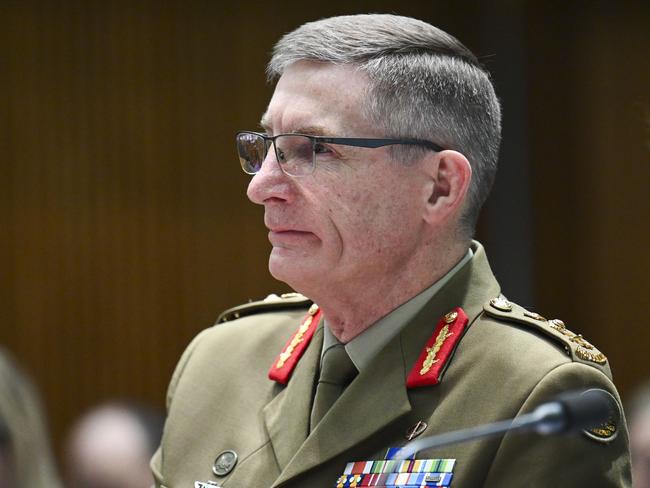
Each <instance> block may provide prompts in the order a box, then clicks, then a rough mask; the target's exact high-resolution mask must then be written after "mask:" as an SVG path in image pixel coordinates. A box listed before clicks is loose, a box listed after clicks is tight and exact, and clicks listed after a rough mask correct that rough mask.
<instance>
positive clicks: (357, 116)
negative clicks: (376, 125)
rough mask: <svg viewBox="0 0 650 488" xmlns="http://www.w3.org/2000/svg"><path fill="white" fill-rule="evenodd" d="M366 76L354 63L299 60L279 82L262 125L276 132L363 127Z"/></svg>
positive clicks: (327, 132)
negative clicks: (335, 63)
mask: <svg viewBox="0 0 650 488" xmlns="http://www.w3.org/2000/svg"><path fill="white" fill-rule="evenodd" d="M366 83H367V78H366V77H365V75H361V74H359V72H358V71H356V70H354V69H353V68H351V67H341V66H334V65H330V64H323V63H309V62H297V63H294V64H293V65H291V66H289V67H288V68H287V69H286V70H285V72H284V73H283V75H282V76H281V77H280V80H279V81H278V84H277V85H276V88H275V91H274V93H273V97H272V98H271V101H270V103H269V106H268V108H267V110H266V112H265V113H264V115H263V116H262V118H261V121H260V125H261V126H262V127H263V128H264V129H265V130H266V131H267V132H268V133H273V134H279V133H288V132H299V133H302V134H310V135H327V136H334V135H345V134H347V133H348V132H350V131H352V132H353V133H356V132H359V131H362V132H367V128H366V127H364V126H365V125H366V124H365V120H364V116H363V113H364V111H363V110H362V107H363V102H364V100H365V96H364V94H365V90H366Z"/></svg>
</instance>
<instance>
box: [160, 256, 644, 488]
mask: <svg viewBox="0 0 650 488" xmlns="http://www.w3.org/2000/svg"><path fill="white" fill-rule="evenodd" d="M499 294H500V289H499V286H498V284H497V282H496V280H495V278H494V276H493V274H492V272H491V270H490V268H489V265H488V263H487V259H486V257H485V254H484V251H483V248H482V247H481V246H480V245H478V244H475V249H474V257H473V259H472V260H471V261H470V262H468V263H467V264H466V265H465V266H464V267H463V268H461V269H460V270H459V271H458V272H457V273H456V274H455V275H454V276H453V278H452V279H451V280H450V281H449V282H448V283H447V284H446V285H445V286H444V287H443V288H442V289H441V290H440V291H439V292H438V293H437V294H436V295H435V296H434V297H433V298H432V299H431V300H430V301H429V302H428V303H427V304H426V305H425V306H424V308H423V309H422V310H421V311H420V312H419V313H418V314H417V315H416V316H415V317H414V318H413V319H412V320H411V321H410V323H408V324H407V325H406V326H405V327H404V329H403V330H402V331H401V332H400V333H399V334H398V335H397V336H396V337H395V338H393V339H392V340H391V342H390V343H389V344H388V345H387V346H386V347H385V348H384V349H383V350H382V351H381V352H380V353H379V354H378V355H377V356H376V357H375V358H374V360H373V361H372V365H371V367H369V368H367V369H365V368H364V370H363V371H362V372H361V373H360V374H359V375H358V376H357V377H356V378H355V379H354V381H353V382H352V383H351V384H350V385H349V386H348V387H347V388H346V390H345V391H344V392H343V394H342V396H341V397H340V398H339V400H338V401H337V402H336V403H335V404H334V406H333V407H332V408H331V409H330V410H329V411H328V412H327V414H326V415H325V417H324V418H323V420H322V421H321V422H320V423H319V424H318V425H317V426H316V428H315V429H314V430H313V431H312V432H311V433H309V418H310V411H311V406H312V401H313V394H314V393H313V392H314V384H315V381H316V380H317V375H318V365H319V359H320V353H321V347H322V341H323V334H322V324H321V326H320V327H319V328H318V329H317V330H316V332H315V333H314V336H313V338H312V340H311V342H310V343H309V346H308V347H307V349H306V350H305V352H304V355H303V356H302V358H301V359H300V360H299V362H298V363H297V365H296V367H295V369H294V370H293V374H292V376H291V378H290V380H289V382H288V383H287V385H286V386H284V385H281V384H279V383H277V382H275V381H272V380H270V379H269V378H268V376H267V374H268V371H269V368H270V367H271V365H273V364H274V361H275V360H276V357H277V356H278V353H279V352H280V351H282V350H283V348H284V347H285V344H286V342H287V340H288V339H289V338H290V337H291V336H292V334H294V333H295V331H296V329H297V328H298V327H299V325H300V324H301V320H302V319H303V317H304V315H305V313H306V311H307V307H308V306H309V302H300V300H297V303H295V302H296V300H293V301H292V300H291V299H288V300H279V301H278V303H279V305H278V304H271V303H266V302H264V303H260V304H253V305H251V306H249V307H243V308H239V309H236V310H234V311H232V312H231V313H230V314H228V315H227V316H226V317H225V318H226V319H228V318H235V317H239V318H235V319H234V320H230V321H227V322H225V323H221V324H219V325H216V326H214V327H213V328H210V329H207V330H205V331H203V332H202V333H201V334H199V335H198V336H197V337H196V338H195V339H194V341H193V342H192V343H191V344H190V346H189V347H188V348H187V350H186V351H185V353H184V354H183V356H182V358H181V360H180V362H179V364H178V366H177V368H176V371H175V373H174V375H173V378H172V380H171V384H170V387H169V392H168V419H167V423H166V427H165V432H164V435H163V439H162V444H161V447H160V449H159V450H158V452H157V453H156V455H155V456H154V458H153V460H152V468H153V471H154V475H155V478H156V482H157V484H158V486H163V487H168V488H172V487H173V488H184V487H189V488H191V487H195V486H197V487H199V486H210V484H207V483H208V482H211V484H213V485H216V486H221V487H223V488H262V487H265V488H268V487H291V488H297V487H334V486H337V485H336V481H337V479H339V477H340V475H341V474H342V473H343V471H344V468H345V466H346V464H347V463H348V462H351V461H368V460H377V459H384V458H385V454H386V449H387V448H388V447H396V446H402V445H404V444H405V443H406V442H407V440H406V436H407V432H409V431H410V429H411V428H412V427H413V426H415V425H418V423H419V424H420V425H422V424H423V423H424V424H426V425H427V428H426V430H425V431H424V432H423V433H422V434H421V436H420V438H421V437H423V436H429V435H435V434H440V433H444V432H448V431H452V430H455V429H463V428H468V427H472V426H477V425H480V424H484V423H488V422H495V421H498V420H503V419H508V418H511V417H515V416H517V415H520V414H522V413H525V412H529V411H531V410H533V409H534V408H535V407H536V406H537V405H539V404H540V403H543V402H544V401H547V400H549V399H550V398H552V397H553V396H554V395H557V394H558V393H561V392H564V391H567V390H573V389H579V388H589V387H596V388H603V389H605V390H608V391H609V392H611V393H612V394H613V395H614V396H615V397H616V398H617V399H618V394H617V393H616V390H615V387H614V385H613V384H612V381H611V376H610V371H609V366H608V365H607V363H606V359H605V357H604V356H603V355H602V353H600V352H599V351H598V350H597V349H596V348H595V347H593V346H591V345H590V344H589V343H587V342H586V341H585V340H584V339H583V338H582V337H581V336H577V335H576V334H573V333H572V332H571V331H570V330H569V326H564V325H563V324H562V323H561V322H558V321H547V320H545V319H544V318H543V317H541V316H539V315H536V314H534V313H530V312H528V311H526V310H524V309H523V308H521V307H519V306H517V305H515V304H510V303H509V302H507V301H506V300H497V301H494V300H493V299H494V298H495V297H498V296H499ZM296 306H298V308H294V307H296ZM454 307H461V308H462V310H463V311H464V312H465V313H466V314H467V316H468V318H469V325H468V327H467V328H466V329H465V333H464V335H463V336H462V338H461V340H460V341H459V342H458V344H457V346H456V348H455V351H454V352H453V355H450V356H449V357H448V358H446V364H445V370H444V375H443V376H442V377H441V380H440V382H439V383H438V384H436V385H429V386H423V387H419V388H407V386H406V381H405V379H406V377H407V375H408V374H409V372H410V371H411V369H412V367H413V365H414V364H415V363H416V362H417V361H418V358H419V357H420V354H421V352H422V350H423V348H424V346H425V344H426V343H427V341H428V340H429V339H430V338H431V336H432V334H433V332H434V330H435V327H436V325H437V324H438V323H439V320H440V318H441V317H443V316H444V315H445V314H446V313H447V312H449V311H450V310H451V309H452V308H454ZM224 451H234V452H235V453H236V454H237V463H236V464H235V465H234V468H232V470H231V471H230V472H229V473H228V474H226V475H224V476H217V475H215V474H214V473H213V464H214V462H215V459H216V458H217V457H218V456H219V455H220V453H222V452H224ZM417 458H418V459H422V458H451V459H456V464H455V468H454V475H453V481H452V484H451V486H452V487H462V488H467V487H479V486H490V487H491V486H495V487H524V486H525V487H537V486H540V487H549V486H554V487H581V486H585V487H587V486H588V487H600V486H603V487H604V486H612V487H613V486H616V487H620V486H630V485H631V481H630V461H629V451H628V434H627V430H626V427H625V423H624V419H623V417H622V414H621V415H620V416H619V417H618V418H616V419H614V420H613V421H612V422H611V424H610V425H608V426H607V427H606V428H605V429H600V430H597V431H595V433H594V432H590V433H589V435H587V434H585V433H578V434H576V435H573V436H566V437H565V436H548V437H542V436H539V435H537V434H534V433H524V434H521V433H518V434H515V433H511V434H507V435H505V436H500V437H495V438H490V439H483V440H476V441H472V442H466V443H463V444H457V445H452V446H447V447H442V448H439V449H435V450H428V451H423V452H420V453H418V455H417ZM225 464H226V465H228V464H229V463H225ZM221 467H222V468H223V466H221ZM226 467H228V466H226ZM197 481H198V482H203V483H206V485H201V484H197V485H195V483H196V482H197Z"/></svg>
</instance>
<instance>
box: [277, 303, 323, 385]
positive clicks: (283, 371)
mask: <svg viewBox="0 0 650 488" xmlns="http://www.w3.org/2000/svg"><path fill="white" fill-rule="evenodd" d="M320 316H321V311H320V309H319V308H318V305H316V304H313V305H312V306H311V308H310V309H309V312H308V313H307V315H306V316H305V318H304V319H303V320H302V324H300V327H299V328H298V330H297V331H296V332H295V333H294V334H293V335H292V336H291V339H289V342H287V344H286V345H285V346H284V348H283V349H282V352H281V353H280V354H279V355H278V357H277V358H275V361H274V362H273V366H271V369H270V370H269V378H270V379H272V380H273V381H277V382H278V383H280V384H283V385H286V384H287V383H288V382H289V378H291V374H292V373H293V370H294V368H295V367H296V364H298V361H300V358H301V357H302V355H303V353H304V352H305V349H307V346H308V345H309V343H310V342H311V338H312V336H313V335H314V332H316V327H318V322H320Z"/></svg>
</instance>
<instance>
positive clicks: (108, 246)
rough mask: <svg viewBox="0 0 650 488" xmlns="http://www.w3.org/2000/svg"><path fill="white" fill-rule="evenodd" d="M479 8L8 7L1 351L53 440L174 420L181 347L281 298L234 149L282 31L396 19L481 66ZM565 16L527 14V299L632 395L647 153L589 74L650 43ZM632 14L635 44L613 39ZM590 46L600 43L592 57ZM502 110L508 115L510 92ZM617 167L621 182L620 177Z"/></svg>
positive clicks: (2, 36) (1, 81)
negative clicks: (611, 368)
mask: <svg viewBox="0 0 650 488" xmlns="http://www.w3.org/2000/svg"><path fill="white" fill-rule="evenodd" d="M504 4H507V2H504ZM486 9H489V4H488V5H487V6H486V5H482V6H481V7H480V8H479V7H477V6H476V5H472V4H471V3H470V2H460V3H459V2H442V1H440V2H430V1H422V2H408V3H405V2H398V1H388V0H382V1H377V0H376V1H365V2H356V3H355V4H354V5H350V3H349V2H344V1H342V0H341V1H338V0H337V1H333V2H327V3H326V4H323V5H320V6H317V7H314V6H311V5H310V7H309V8H308V9H307V8H305V4H304V2H297V1H296V2H293V1H292V2H276V4H273V5H269V4H268V3H267V4H262V3H259V4H257V3H254V2H253V3H251V2H246V3H245V4H244V3H241V2H239V3H234V2H233V3H229V4H227V5H224V4H223V3H221V2H212V1H206V0H194V1H165V2H158V1H153V0H149V1H142V2H121V1H108V2H99V1H96V2H93V1H91V2H88V1H81V0H79V1H65V2H57V1H45V0H43V1H37V0H33V1H22V2H18V1H11V0H10V1H7V2H4V3H3V4H2V5H0V93H2V96H0V104H1V106H0V113H1V115H0V130H1V134H0V151H1V155H0V224H1V225H2V228H1V229H0V232H1V235H2V239H0V273H1V279H0V342H1V343H3V344H5V345H6V346H7V347H8V348H9V349H11V350H13V351H14V352H15V354H16V355H17V356H18V358H19V359H20V360H21V362H22V363H23V364H24V365H25V366H26V367H27V369H28V370H29V371H30V372H31V373H32V375H33V376H34V377H35V379H36V381H37V383H38V386H39V387H40V389H41V391H42V392H43V396H44V399H45V401H46V404H47V409H48V415H49V417H50V421H51V425H52V430H53V434H54V439H55V441H56V444H57V445H59V444H60V442H61V440H62V438H63V435H64V432H65V431H66V429H67V428H68V427H69V425H70V423H71V421H72V420H73V419H74V418H75V417H76V416H78V415H79V414H80V413H81V412H82V411H83V410H84V409H85V408H87V407H88V406H90V405H91V404H94V403H96V402H98V401H100V400H102V399H106V398H111V397H115V396H125V397H130V398H135V399H138V400H141V401H146V402H149V403H153V404H156V405H160V406H162V405H163V402H164V392H165V389H166V386H167V382H168V380H169V377H170V375H171V371H172V368H173V366H174V365H175V363H176V361H177V360H178V358H179V356H180V353H181V352H182V350H183V349H184V347H185V346H186V344H187V343H188V342H189V340H190V339H191V338H192V337H193V336H194V335H195V334H196V333H197V332H198V331H199V330H201V329H202V328H204V327H206V326H208V325H210V324H211V323H212V322H213V320H214V318H215V317H216V314H217V313H218V312H219V311H221V310H223V309H225V308H227V307H229V306H232V305H234V304H237V303H241V302H242V301H245V300H246V299H248V298H258V297H262V296H264V295H265V294H267V293H269V292H271V291H283V290H286V287H285V286H284V285H282V284H279V283H277V282H275V281H274V280H272V279H271V278H270V277H269V275H268V273H267V271H266V261H267V253H268V243H267V240H266V232H265V230H264V228H263V226H262V223H261V222H262V221H261V216H262V211H261V209H260V208H256V207H255V206H253V205H252V204H250V203H248V202H247V200H246V197H245V188H246V184H247V181H248V178H247V177H246V176H245V175H244V174H242V173H241V171H240V170H239V168H238V164H237V161H236V156H235V153H234V148H233V144H232V138H233V134H234V132H235V131H236V130H238V129H243V128H253V127H255V126H256V124H257V121H258V118H259V116H260V114H261V113H262V112H263V110H264V108H265V104H266V102H267V101H268V98H269V95H270V93H271V88H270V87H268V86H265V85H264V72H263V67H264V65H265V63H266V61H267V59H268V54H269V51H270V49H271V46H272V45H273V43H274V42H275V41H276V40H277V39H278V37H279V36H280V35H281V34H282V33H284V32H286V31H288V30H291V29H292V28H294V27H296V26H297V25H299V24H301V23H302V22H305V21H307V20H313V19H316V18H319V17H323V16H328V15H336V14H342V13H356V12H364V11H375V12H377V11H380V12H381V11H383V12H396V13H401V14H405V15H413V16H416V17H419V18H422V19H423V20H428V21H430V22H432V23H434V24H436V25H439V26H441V27H442V28H444V29H447V30H448V31H450V32H452V33H454V34H456V35H457V36H458V37H459V38H461V39H462V40H463V41H464V42H466V43H467V44H468V46H469V47H470V48H473V49H475V50H476V51H478V52H479V54H481V55H486V57H485V58H484V59H486V61H488V64H489V59H490V56H492V55H498V53H493V52H482V51H481V44H480V38H479V35H480V31H481V29H480V28H479V27H480V25H481V23H482V22H486V20H485V19H484V18H483V17H482V13H481V12H483V13H485V12H486V11H487V10H486ZM644 12H645V11H644ZM559 17H560V16H559V15H557V16H556V14H554V13H553V10H552V9H551V8H548V9H545V8H544V7H535V8H531V10H530V11H529V13H528V16H527V17H526V22H527V27H528V28H529V29H530V32H531V37H530V47H527V50H528V52H529V57H528V59H529V60H530V64H531V66H530V77H531V78H530V79H531V87H530V90H529V91H530V93H531V99H530V100H531V110H530V118H531V129H532V130H531V144H532V146H533V148H534V151H533V153H532V156H531V158H530V162H531V164H532V168H533V170H534V173H535V175H536V176H535V178H534V181H533V183H534V186H535V188H534V189H533V193H532V194H533V197H534V201H533V203H534V204H535V209H536V215H535V236H536V242H537V243H538V245H537V246H536V248H535V256H536V263H535V264H536V266H537V270H538V271H537V275H536V277H535V286H534V288H535V289H536V290H538V292H537V293H538V296H537V301H538V303H539V304H540V305H541V306H540V308H542V309H547V310H553V311H555V312H557V313H558V314H559V315H561V316H563V317H565V318H567V319H569V320H568V321H569V323H570V324H571V323H577V324H589V325H588V326H587V325H585V327H584V329H585V332H588V334H587V335H588V336H590V337H593V339H594V341H595V342H597V343H599V344H603V346H604V348H606V350H607V351H608V352H609V353H610V355H612V357H613V359H614V360H615V361H616V364H615V366H616V371H617V372H619V377H620V376H621V373H620V372H622V376H623V377H622V378H621V379H622V384H623V386H624V387H628V386H631V385H633V384H634V383H635V382H637V381H638V378H640V377H641V374H642V373H643V371H642V367H641V366H640V365H638V364H637V365H636V366H634V367H629V368H627V369H626V368H624V367H621V363H625V362H626V357H627V356H626V355H627V354H628V353H630V352H633V353H634V355H635V357H641V356H639V354H640V353H641V350H642V346H641V345H640V344H638V343H637V344H633V343H634V341H635V338H637V337H641V338H643V339H644V340H645V339H647V335H643V334H647V333H646V332H643V331H640V329H641V327H640V326H639V329H634V330H635V331H634V332H633V333H632V332H626V334H624V335H623V337H621V333H620V332H619V331H620V329H619V328H618V327H617V328H614V326H613V325H612V324H611V322H612V321H613V320H614V321H617V322H618V323H619V324H620V321H621V318H622V319H623V321H624V322H625V323H626V324H627V326H628V327H630V326H629V324H630V323H632V324H634V323H636V324H639V323H641V322H640V321H638V320H636V321H635V318H636V316H637V312H636V310H635V309H636V308H638V307H640V305H641V304H640V297H642V296H645V295H646V294H647V291H648V290H647V280H642V278H643V277H642V276H639V274H640V272H638V271H634V272H630V269H633V270H638V269H641V266H642V265H644V264H647V256H644V255H643V254H642V253H641V252H639V253H637V254H633V253H632V252H630V249H632V248H630V247H627V246H626V245H625V243H628V244H629V242H630V241H633V240H634V242H636V243H637V244H636V246H637V248H638V249H640V250H642V249H643V247H644V244H647V233H646V234H643V232H646V231H647V227H646V231H641V230H640V229H641V228H643V219H642V216H641V215H640V213H639V209H640V208H643V206H644V205H645V204H646V203H647V202H644V201H643V195H646V196H647V191H645V193H644V191H643V188H642V187H641V186H642V182H643V181H647V165H646V166H645V167H644V166H643V165H642V164H641V163H639V164H638V165H637V164H634V162H635V161H642V158H643V157H645V156H644V155H646V156H647V153H642V152H639V151H637V152H632V153H630V152H628V149H629V148H630V147H631V144H632V143H633V142H634V141H636V142H638V137H639V134H638V133H636V132H634V130H637V129H638V127H639V125H638V124H637V122H636V121H634V122H633V123H632V122H631V124H632V125H633V126H634V127H635V128H637V129H634V130H627V129H625V128H624V127H626V126H623V125H620V126H619V123H618V121H619V120H621V119H625V117H626V116H627V114H628V112H620V111H618V110H620V107H619V105H618V102H619V101H620V97H625V96H627V95H625V94H624V93H618V88H616V89H614V90H613V92H614V94H617V95H619V98H616V97H613V98H612V88H611V87H608V86H603V85H599V84H593V85H590V84H587V83H585V77H592V78H598V79H601V78H602V79H609V78H608V75H609V74H610V65H611V63H617V62H619V61H620V60H619V57H618V55H617V51H616V49H614V48H612V47H610V50H609V51H607V55H606V56H601V55H600V52H601V51H602V50H603V49H605V48H607V47H608V46H609V43H611V42H619V43H623V44H622V47H626V46H636V45H638V43H639V38H638V36H641V32H642V31H643V29H641V27H640V26H641V20H634V19H631V20H630V19H627V18H625V17H620V18H619V21H620V24H617V25H618V27H617V30H614V31H613V33H612V34H611V35H610V36H609V37H608V36H602V34H601V32H600V30H599V29H601V27H602V26H601V23H602V22H603V20H602V19H600V20H599V17H598V16H596V17H589V16H587V18H585V19H583V18H578V17H576V16H573V17H569V18H567V19H566V20H563V21H559V20H558V18H559ZM488 18H489V16H488ZM646 19H647V17H646ZM628 21H629V22H632V23H633V24H634V26H635V27H634V29H633V30H632V31H631V33H630V34H629V36H637V37H636V38H635V37H625V36H623V37H622V40H616V39H615V38H613V37H615V35H614V33H620V32H621V31H625V26H626V25H627V24H626V23H627V22H628ZM558 22H560V23H563V24H562V26H561V27H562V28H558V29H557V31H554V30H553V29H552V27H553V26H554V25H556V24H557V23H558ZM574 24H576V25H577V26H579V27H580V29H577V28H576V25H574ZM519 27H521V26H519ZM576 29H577V30H576ZM483 32H485V29H483ZM491 32H493V31H491ZM592 38H595V42H596V45H597V46H598V48H599V50H594V51H593V52H591V53H589V55H588V56H586V57H583V56H582V50H583V49H586V50H587V51H589V49H590V48H591V42H592V41H594V39H592ZM627 41H629V42H627ZM626 42H627V44H626ZM496 44H498V43H496ZM565 44H568V45H569V46H571V48H570V49H568V50H567V49H566V48H565ZM617 45H618V44H617ZM641 54H642V53H641V52H640V51H639V52H637V53H636V55H637V56H639V55H641ZM577 61H581V63H578V62H577ZM549 67H550V68H549ZM635 68H638V67H636V66H635ZM549 69H550V70H551V71H550V72H549V71H548V70H549ZM644 73H645V72H644ZM638 76H641V78H634V77H632V78H633V79H636V80H637V81H636V82H635V83H638V84H637V85H635V87H636V88H635V89H637V90H639V89H641V88H642V86H643V83H646V86H647V77H646V74H643V75H638ZM628 78H629V77H628V76H626V75H625V74H624V73H623V72H621V73H618V74H617V77H616V78H615V80H617V81H616V82H617V83H618V85H616V86H617V87H618V86H621V87H622V88H626V87H627V86H628V84H627V83H628ZM632 78H630V79H632ZM522 82H523V80H522ZM500 96H501V97H502V98H503V99H504V101H505V103H506V110H505V115H506V117H507V116H508V106H507V101H508V93H500ZM626 100H629V97H628V98H627V99H626ZM597 103H598V104H601V105H596V104H597ZM617 107H619V108H617ZM646 107H647V106H646ZM610 115H611V116H612V117H610ZM592 132H594V133H595V135H596V139H597V144H596V145H591V144H590V141H591V140H592V138H591V133H592ZM637 132H638V131H637ZM610 134H616V137H617V139H611V138H610ZM645 136H647V133H646V134H645ZM641 137H644V136H643V135H641ZM608 141H610V142H608ZM611 141H624V142H625V143H626V144H617V143H614V142H611ZM505 143H506V144H508V143H509V142H508V141H505ZM622 148H625V149H622ZM622 155H624V156H625V157H622ZM595 160H598V161H600V164H598V165H596V172H592V168H591V166H592V162H593V161H595ZM614 161H616V164H612V162H614ZM521 164H526V161H522V162H521ZM643 168H646V169H643ZM619 169H620V171H619ZM644 171H646V172H645V173H644ZM585 172H589V180H586V179H584V178H582V177H581V176H582V175H584V173H585ZM621 173H622V174H623V175H625V176H626V184H625V185H622V186H621V185H614V184H611V183H610V182H611V181H613V180H616V179H617V177H619V176H621ZM644 176H645V177H646V178H645V180H644V178H643V177H644ZM623 187H624V188H625V191H624V195H625V198H623V195H622V193H623V190H622V188H623ZM588 188H593V191H592V190H589V191H587V189H588ZM506 191H507V189H506ZM594 192H595V193H594ZM594 210H597V213H595V212H594ZM502 218H503V219H504V221H507V219H508V216H507V215H503V216H502ZM635 223H636V224H637V225H636V228H635V233H634V234H633V235H629V234H628V229H629V228H630V226H631V225H633V224H635ZM613 230H615V232H614V231H613ZM621 234H622V235H623V236H624V237H625V238H620V235H621ZM644 239H645V240H644ZM637 255H638V260H637V259H633V256H634V257H636V256H637ZM644 259H645V260H646V261H645V262H644V261H643V260H644ZM594 263H603V264H602V266H601V267H600V268H597V267H596V266H595V265H594ZM596 269H601V270H602V273H603V274H604V275H605V276H606V280H609V283H610V284H609V285H608V286H604V285H603V283H608V281H606V282H603V280H600V281H599V282H597V280H598V278H599V277H598V276H597V275H596V273H595V270H596ZM626 282H627V284H626ZM599 283H600V284H599ZM644 283H646V284H644ZM644 287H645V288H644ZM620 314H622V315H620ZM603 318H604V319H603ZM610 343H611V344H613V345H610ZM644 374H645V373H644Z"/></svg>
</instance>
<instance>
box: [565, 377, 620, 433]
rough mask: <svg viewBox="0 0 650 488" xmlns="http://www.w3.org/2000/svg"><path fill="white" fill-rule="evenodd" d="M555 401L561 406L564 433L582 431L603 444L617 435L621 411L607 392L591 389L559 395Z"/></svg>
mask: <svg viewBox="0 0 650 488" xmlns="http://www.w3.org/2000/svg"><path fill="white" fill-rule="evenodd" d="M555 401H556V402H558V403H559V404H560V405H561V406H562V409H563V413H564V415H565V418H566V424H565V430H566V431H568V432H571V431H573V432H575V431H578V430H582V431H583V432H584V433H585V434H586V435H588V436H589V437H591V438H593V439H596V440H600V441H603V442H609V441H611V440H612V439H613V438H614V437H615V436H616V434H617V433H618V428H617V426H618V424H619V423H620V419H621V409H620V406H619V403H618V401H617V400H616V398H614V396H613V395H612V394H611V393H609V392H608V391H605V390H602V389H600V388H591V389H589V390H585V391H581V392H572V393H566V394H563V395H560V396H559V397H557V398H556V399H555Z"/></svg>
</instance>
